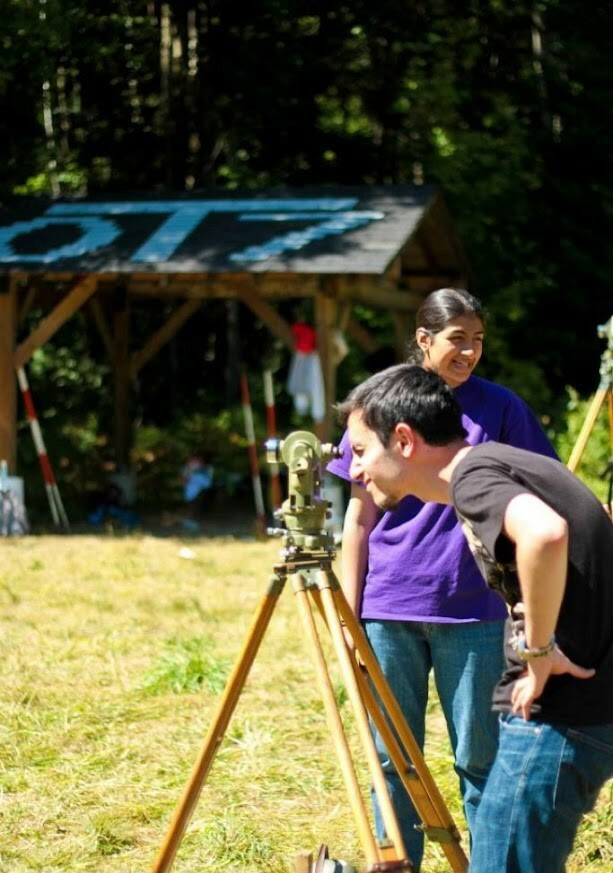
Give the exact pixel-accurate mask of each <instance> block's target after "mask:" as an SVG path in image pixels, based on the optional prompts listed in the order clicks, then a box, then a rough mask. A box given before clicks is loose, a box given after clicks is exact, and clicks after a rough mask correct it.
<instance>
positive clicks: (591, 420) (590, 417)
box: [566, 384, 607, 473]
mask: <svg viewBox="0 0 613 873" xmlns="http://www.w3.org/2000/svg"><path fill="white" fill-rule="evenodd" d="M606 396H607V386H606V385H602V384H601V385H600V386H599V388H598V391H597V392H596V393H595V394H594V397H593V398H592V402H591V403H590V405H589V408H588V411H587V414H586V416H585V421H584V422H583V426H582V427H581V431H580V432H579V436H578V437H577V442H576V443H575V445H574V448H573V450H572V452H571V453H570V458H569V459H568V464H567V465H566V466H567V467H568V469H569V470H570V472H571V473H574V472H575V470H576V469H577V467H578V466H579V461H580V460H581V456H582V455H583V452H584V450H585V447H586V445H587V441H588V438H589V435H590V434H591V432H592V428H593V427H594V424H595V422H596V419H597V418H598V413H599V412H600V409H601V407H602V404H603V402H604V399H605V397H606Z"/></svg>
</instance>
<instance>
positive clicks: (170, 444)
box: [0, 0, 613, 497]
mask: <svg viewBox="0 0 613 873" xmlns="http://www.w3.org/2000/svg"><path fill="white" fill-rule="evenodd" d="M307 13H308V14H307ZM609 32H610V27H609V21H608V17H607V9H606V7H605V6H604V5H603V4H593V5H592V6H591V7H590V14H589V15H586V14H585V10H584V9H583V7H581V6H580V5H578V4H569V3H561V2H559V0H540V2H539V3H537V4H534V3H527V2H524V0H519V2H516V3H512V4H509V3H502V2H500V0H487V2H483V3H470V4H458V3H457V2H451V0H437V2H436V3H432V4H406V3H399V2H397V0H381V2H378V3H377V4H374V5H373V3H372V2H371V0H355V2H352V3H350V4H348V3H340V2H330V3H326V4H318V5H316V6H314V7H313V8H309V9H308V10H307V9H305V4H304V3H302V2H299V0H262V2H259V3H257V4H231V3H225V4H224V3H219V2H216V0H213V2H204V3H203V2H197V0H186V2H184V3H180V4H179V3H168V4H163V3H149V4H144V5H143V4H127V3H125V0H108V2H105V3H100V2H99V0H88V2H85V3H84V2H76V0H47V2H46V3H44V4H43V3H24V2H23V0H8V2H7V3H5V9H3V29H2V36H1V37H0V45H1V47H2V51H1V52H0V113H1V114H2V118H3V120H4V123H5V127H6V129H7V130H8V131H10V136H6V137H3V138H2V139H1V140H0V196H1V197H3V198H7V197H13V196H15V195H18V196H19V197H21V196H23V195H27V196H31V195H42V194H49V193H52V194H53V196H56V195H57V193H60V194H65V195H72V194H74V193H81V192H82V193H88V194H113V195H118V196H121V195H122V194H126V193H132V192H134V191H142V192H146V193H153V192H158V191H173V192H181V191H191V190H197V189H199V188H203V187H219V188H227V189H235V188H237V187H241V188H243V187H244V188H254V187H259V186H264V185H294V186H300V185H306V184H317V185H321V184H327V183H334V184H405V183H413V182H416V183H421V182H425V183H432V184H435V185H438V186H441V187H442V188H443V190H444V193H445V198H446V200H447V202H448V204H449V206H450V209H451V213H452V215H453V218H454V222H455V224H456V226H457V229H458V231H459V236H460V238H461V240H462V242H463V245H464V247H465V248H466V250H467V253H468V255H469V260H470V262H471V265H472V280H471V288H472V290H474V291H475V292H476V293H477V294H478V295H479V296H480V297H482V298H483V299H484V301H485V302H486V303H487V304H488V307H489V309H490V312H491V320H490V324H489V326H488V340H487V345H486V360H484V363H483V372H484V374H485V375H487V376H489V377H491V378H494V379H500V381H502V382H504V383H506V384H509V385H510V387H512V388H514V389H515V390H517V391H518V392H519V393H520V394H521V395H522V396H523V397H524V398H525V399H526V400H527V401H528V402H529V403H530V404H531V405H532V406H533V407H534V408H535V410H536V411H537V412H538V413H539V414H541V415H542V416H547V417H548V418H549V419H550V421H551V426H552V427H555V428H557V427H558V425H557V422H558V420H559V419H560V416H563V415H564V410H563V402H562V398H563V396H564V391H565V386H567V385H571V386H573V388H574V389H575V390H577V391H578V392H579V393H580V394H581V395H587V394H588V393H589V392H590V391H593V390H594V386H595V382H596V374H597V370H598V359H599V355H600V354H601V346H600V343H599V341H598V339H597V336H596V331H595V326H596V324H597V323H599V322H603V321H605V320H606V319H607V318H608V317H609V316H610V315H611V297H610V288H611V284H612V279H613V262H612V249H611V247H610V246H608V245H607V237H606V233H605V232H604V230H603V229H604V228H605V227H606V226H608V224H609V221H610V218H611V215H612V214H613V196H612V189H611V186H610V182H609V175H608V174H607V173H606V168H607V166H608V164H609V162H610V151H611V146H612V144H613V143H612V140H611V131H610V125H608V124H607V121H608V119H607V113H606V112H604V111H603V106H606V105H607V101H608V95H609V93H610V89H611V84H612V81H611V80H612V76H613V73H612V71H611V65H610V64H609V63H608V59H609V56H610V53H611V52H610V48H611V46H610V36H609ZM167 36H168V42H166V37H167ZM164 46H166V48H164ZM143 156H146V159H145V160H144V159H143ZM435 254H436V257H437V258H438V257H439V256H440V253H435ZM435 260H436V259H435ZM435 266H436V265H435ZM441 266H442V264H441ZM291 306H293V304H289V303H287V302H285V301H284V302H283V303H279V309H280V310H281V311H282V313H283V314H284V315H285V316H286V317H291V316H290V315H288V312H290V310H291ZM206 309H207V317H208V319H209V321H208V322H206V320H205V319H197V318H196V317H194V318H193V319H192V320H191V321H193V322H194V323H195V324H196V323H197V325H198V329H199V331H200V333H199V334H197V333H190V330H189V325H186V327H185V329H184V330H185V331H186V333H185V334H184V336H185V337H186V341H185V342H184V343H183V342H182V343H181V344H178V345H175V346H174V351H173V353H172V354H173V355H174V358H173V359H172V360H174V361H175V364H176V366H175V364H173V365H172V366H169V357H168V356H166V354H165V353H164V354H161V355H159V356H158V358H157V359H156V360H155V361H152V362H150V363H149V364H148V365H147V370H146V373H145V374H143V378H142V381H141V384H140V388H139V392H138V397H137V407H138V414H139V416H140V417H141V419H142V421H143V423H144V429H145V433H144V434H143V435H142V436H140V435H139V437H138V441H137V446H136V448H135V452H136V457H137V463H138V465H139V472H140V473H141V475H142V476H143V477H144V480H145V482H146V483H153V482H154V473H153V471H154V464H155V465H156V468H157V469H158V470H160V471H161V470H165V471H166V472H165V473H164V477H165V478H164V480H163V481H164V487H165V488H168V487H172V488H174V490H175V492H176V488H177V485H176V478H175V479H174V480H172V477H171V468H173V470H174V471H176V469H177V468H178V467H180V465H181V463H182V462H183V460H184V459H185V457H186V456H189V455H190V454H193V453H194V452H198V453H200V452H202V451H203V450H204V448H205V446H204V445H202V444H201V445H200V446H195V445H193V442H196V443H198V442H200V443H203V442H205V441H208V440H209V439H210V441H211V443H212V453H213V455H214V459H215V461H216V462H217V464H218V466H219V468H220V469H222V470H225V469H228V470H229V471H230V473H234V472H238V469H237V468H238V464H234V460H233V458H234V457H238V455H239V453H238V452H237V451H236V450H235V448H236V447H235V446H234V444H233V443H232V439H233V436H232V435H233V434H236V433H242V426H240V425H239V423H238V422H237V421H235V418H236V416H235V415H234V413H232V420H231V421H226V420H224V421H221V420H219V421H217V423H216V426H215V428H214V432H213V433H207V432H206V429H205V428H204V427H203V425H202V423H201V422H196V421H195V420H193V421H192V417H191V415H192V412H193V409H194V408H197V409H199V410H201V411H202V414H203V416H205V417H207V418H208V417H212V418H214V417H215V416H217V413H218V410H219V409H220V408H225V407H234V406H236V405H237V402H238V397H237V391H236V386H233V384H232V383H233V380H232V378H231V377H230V376H228V375H227V374H226V376H225V382H226V384H225V385H223V386H222V385H221V382H222V378H221V372H222V368H224V367H226V364H227V361H228V357H229V355H231V351H229V348H228V347H226V346H227V345H228V344H227V343H226V345H224V332H225V330H226V322H225V316H226V310H225V309H224V308H223V307H222V306H221V304H219V305H218V304H217V302H216V301H210V302H207V307H206ZM284 309H287V312H285V311H284ZM34 314H35V313H33V315H34ZM356 317H358V318H359V320H360V321H362V322H363V323H364V325H365V326H366V327H369V326H370V327H371V328H372V329H373V331H374V332H375V333H376V334H377V337H378V338H379V339H380V341H382V342H383V343H389V344H391V343H392V341H393V331H392V325H391V319H390V318H389V316H388V314H386V313H383V314H381V315H379V314H376V315H375V314H373V313H372V312H371V311H369V310H368V309H367V308H366V307H360V311H359V312H357V311H356ZM34 321H35V320H33V319H32V318H31V319H30V322H29V323H30V324H33V323H34ZM74 321H75V322H77V324H80V327H81V330H74V329H72V327H70V326H68V325H67V326H66V327H65V328H63V331H62V340H61V344H60V345H59V347H58V346H57V345H56V344H55V343H54V344H53V346H50V347H49V349H52V351H51V350H47V347H45V349H43V350H42V352H41V353H39V355H38V357H37V359H36V360H35V361H34V363H33V365H32V369H33V375H32V381H33V388H35V389H36V391H35V397H41V398H44V405H43V404H41V422H42V423H43V425H44V431H45V435H46V436H47V435H48V442H49V449H50V454H51V455H52V457H53V458H56V457H59V458H61V459H63V460H62V461H61V465H62V468H61V471H59V472H61V474H62V479H63V480H64V481H65V482H66V487H67V489H68V492H69V494H70V493H72V494H74V495H75V497H76V496H77V495H78V494H79V493H80V492H81V493H82V492H83V491H84V490H88V489H89V488H90V487H92V486H93V484H94V483H95V481H96V480H98V481H99V480H100V478H101V477H100V471H104V470H105V468H106V467H107V466H108V465H109V464H111V465H112V450H111V446H110V436H109V434H110V433H111V432H112V427H111V422H110V410H109V407H108V397H109V395H110V390H107V391H106V392H105V391H104V386H107V385H108V384H109V382H108V380H109V378H110V374H109V370H108V367H107V366H106V364H103V363H101V361H102V355H100V354H99V355H98V356H96V354H92V353H91V352H90V351H89V348H90V347H91V344H92V342H95V340H92V337H91V335H90V332H89V330H88V329H86V328H84V327H83V324H82V322H81V321H80V320H78V319H74ZM154 321H155V319H154V318H153V317H150V315H147V316H146V317H143V318H140V314H139V319H138V324H141V323H142V336H141V335H140V334H138V327H137V330H136V335H135V336H134V337H133V340H134V343H135V347H136V348H139V347H140V345H139V344H141V343H142V342H143V341H144V340H145V339H146V338H147V337H148V336H150V334H151V330H152V328H154V327H155V325H154ZM240 321H241V330H240V337H241V343H240V345H241V349H242V352H243V354H244V355H245V357H246V363H247V365H248V366H249V365H250V363H252V362H253V365H254V366H258V367H259V365H260V363H261V360H260V352H261V350H262V348H266V347H267V346H271V345H272V344H271V343H270V342H269V340H268V338H266V339H264V335H265V334H266V331H265V329H263V328H262V326H261V325H260V324H259V323H258V322H257V320H255V319H253V318H251V317H250V318H248V319H247V318H244V317H243V316H241V317H240ZM86 340H87V342H86ZM188 358H189V359H190V360H189V361H188ZM387 362H388V361H384V360H383V359H382V358H379V357H373V358H370V359H369V358H367V357H365V356H364V355H363V354H361V353H360V352H358V351H357V350H356V349H355V348H354V347H353V346H352V348H351V351H350V354H349V356H348V357H347V358H346V359H345V361H344V362H343V364H342V365H341V368H340V371H339V379H338V384H339V394H341V395H342V394H343V393H344V392H345V391H346V390H347V389H348V388H350V387H351V386H352V385H353V384H355V382H357V381H359V380H360V379H361V378H363V377H364V376H365V375H367V374H368V373H369V372H372V371H373V370H374V369H378V368H379V367H380V366H381V365H382V364H383V363H387ZM230 365H231V366H234V365H235V362H234V361H231V362H230ZM280 372H281V374H283V368H282V367H281V368H280ZM96 380H98V382H99V385H98V388H97V389H95V386H94V383H95V382H96ZM203 386H205V387H203ZM94 393H95V394H96V399H93V395H94ZM260 400H261V397H260V392H259V390H257V389H256V391H254V408H257V406H258V404H259V402H260ZM280 413H281V416H282V417H283V418H282V422H281V423H282V424H284V423H292V424H293V423H296V422H295V419H294V418H292V413H291V409H290V408H289V405H288V404H286V405H285V406H283V401H282V402H281V404H280ZM60 419H61V421H60ZM184 419H185V420H188V421H189V422H190V424H189V427H192V426H193V428H194V429H195V430H192V432H191V434H190V433H189V432H187V431H189V427H186V429H185V431H186V432H184V433H182V434H179V435H177V434H175V433H174V432H173V431H174V428H175V427H176V426H177V421H178V420H179V421H182V420H184ZM65 420H70V422H71V423H70V425H66V424H65ZM148 427H153V428H154V429H158V430H157V436H156V434H154V433H152V432H150V433H147V432H146V429H147V428H148ZM181 427H182V426H181ZM224 432H227V433H228V434H229V437H228V439H226V438H225V437H224V436H223V433H224ZM201 436H202V438H203V439H202V440H201ZM142 440H144V441H145V442H146V443H147V448H146V450H145V451H146V452H149V455H148V456H147V457H149V456H150V455H151V454H153V460H152V461H148V460H147V457H145V455H144V454H143V450H142V449H141V442H140V441H142ZM224 441H225V442H226V443H229V445H230V446H231V447H232V451H230V452H225V449H224ZM164 443H165V444H166V445H167V448H165V446H164ZM152 444H154V445H153V447H152ZM28 451H29V450H22V449H21V448H20V452H21V453H22V454H25V455H27V457H26V458H25V460H26V461H27V464H26V467H27V466H28V464H30V466H31V462H32V461H34V463H35V458H33V456H32V454H31V453H30V454H29V455H28ZM173 454H174V458H173V457H172V456H173ZM78 456H80V457H81V459H82V463H77V457H78ZM230 456H232V457H230ZM22 460H23V459H22ZM107 472H108V470H107ZM173 475H174V473H173ZM171 480H172V481H174V483H175V484H174V485H172V486H171V485H170V483H171ZM35 481H36V482H37V483H38V479H36V480H35ZM38 487H39V485H38V484H36V485H35V486H34V489H35V494H36V488H38ZM147 487H149V486H148V485H147ZM41 494H42V492H41ZM43 497H44V495H43Z"/></svg>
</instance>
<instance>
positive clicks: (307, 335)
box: [292, 321, 317, 353]
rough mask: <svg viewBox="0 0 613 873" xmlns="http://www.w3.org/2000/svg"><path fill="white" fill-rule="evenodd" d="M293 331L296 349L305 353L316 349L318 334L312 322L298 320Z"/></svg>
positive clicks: (293, 326) (293, 325)
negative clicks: (306, 322) (305, 322)
mask: <svg viewBox="0 0 613 873" xmlns="http://www.w3.org/2000/svg"><path fill="white" fill-rule="evenodd" d="M292 333H293V334H294V342H295V347H294V348H295V351H297V352H305V353H308V352H314V351H315V349H316V348H317V335H316V333H315V330H314V329H313V328H312V327H311V325H310V324H304V323H303V322H301V321H297V322H296V324H292Z"/></svg>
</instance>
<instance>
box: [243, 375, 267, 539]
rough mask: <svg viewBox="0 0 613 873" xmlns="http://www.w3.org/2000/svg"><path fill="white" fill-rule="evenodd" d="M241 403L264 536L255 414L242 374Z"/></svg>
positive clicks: (245, 378) (255, 495)
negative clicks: (254, 422) (254, 425)
mask: <svg viewBox="0 0 613 873" xmlns="http://www.w3.org/2000/svg"><path fill="white" fill-rule="evenodd" d="M241 401H242V404H243V416H244V419H245V434H246V435H247V445H248V448H249V463H250V465H251V482H252V484H253V499H254V502H255V513H256V517H257V526H258V531H259V533H260V534H261V535H262V536H263V535H264V533H265V532H266V512H265V510H264V496H263V494H262V481H261V479H260V465H259V463H258V452H257V448H256V442H255V429H254V427H253V413H252V411H251V400H250V398H249V383H248V382H247V377H246V376H245V374H244V373H241Z"/></svg>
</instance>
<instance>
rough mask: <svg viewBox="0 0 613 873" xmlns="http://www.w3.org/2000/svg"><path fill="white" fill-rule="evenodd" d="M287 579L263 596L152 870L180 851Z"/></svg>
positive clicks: (160, 872)
mask: <svg viewBox="0 0 613 873" xmlns="http://www.w3.org/2000/svg"><path fill="white" fill-rule="evenodd" d="M284 583H285V579H284V578H281V577H280V576H278V575H277V576H273V578H272V580H271V584H270V586H269V589H268V592H267V593H266V595H265V596H264V597H263V598H262V599H261V601H260V604H259V606H258V609H257V611H256V614H255V616H254V618H253V621H252V623H251V627H250V628H249V631H248V633H247V637H246V639H245V642H244V644H243V648H242V649H241V652H240V654H239V656H238V658H237V660H236V664H235V665H234V669H233V671H232V675H231V676H230V679H229V680H228V684H227V685H226V688H225V691H224V693H223V696H222V698H221V701H220V703H219V706H218V708H217V712H216V714H215V717H214V719H213V723H212V724H211V726H210V728H209V731H208V733H207V735H206V738H205V740H204V743H203V746H202V749H201V751H200V754H199V756H198V759H197V761H196V763H195V764H194V767H193V769H192V772H191V775H190V777H189V781H188V783H187V786H186V787H185V790H184V792H183V795H182V797H181V799H180V800H179V803H178V804H177V806H176V809H175V812H174V815H173V817H172V821H171V823H170V826H169V828H168V832H167V834H166V837H165V839H164V843H163V844H162V848H161V849H160V852H159V854H158V856H157V858H156V860H155V863H154V864H153V867H152V868H151V873H167V871H168V870H170V868H171V866H172V862H173V860H174V857H175V855H176V853H177V850H178V848H179V846H180V845H181V840H182V838H183V834H184V832H185V828H186V827H187V824H188V822H189V819H190V817H191V814H192V812H193V811H194V808H195V806H196V803H197V801H198V797H199V796H200V791H201V790H202V786H203V785H204V782H205V780H206V777H207V775H208V772H209V770H210V769H211V765H212V763H213V760H214V759H215V755H216V753H217V749H218V748H219V745H220V743H221V740H222V738H223V735H224V733H225V731H226V728H227V727H228V724H229V722H230V719H231V717H232V713H233V712H234V710H235V708H236V704H237V703H238V699H239V697H240V694H241V691H242V690H243V688H244V685H245V682H246V681H247V676H248V675H249V671H250V670H251V667H252V665H253V662H254V660H255V656H256V655H257V652H258V649H259V647H260V643H261V642H262V639H263V637H264V634H265V632H266V628H267V627H268V624H269V622H270V619H271V617H272V614H273V612H274V608H275V606H276V604H277V601H278V599H279V595H280V594H281V591H282V590H283V585H284Z"/></svg>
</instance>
